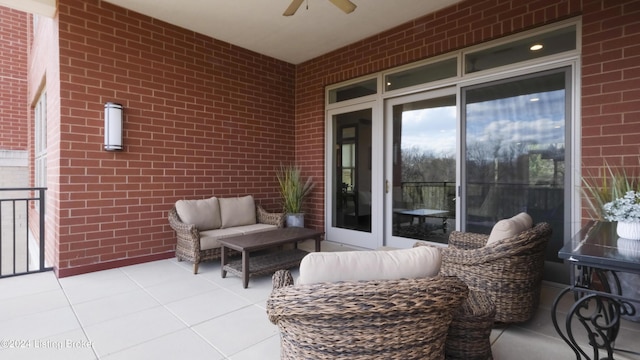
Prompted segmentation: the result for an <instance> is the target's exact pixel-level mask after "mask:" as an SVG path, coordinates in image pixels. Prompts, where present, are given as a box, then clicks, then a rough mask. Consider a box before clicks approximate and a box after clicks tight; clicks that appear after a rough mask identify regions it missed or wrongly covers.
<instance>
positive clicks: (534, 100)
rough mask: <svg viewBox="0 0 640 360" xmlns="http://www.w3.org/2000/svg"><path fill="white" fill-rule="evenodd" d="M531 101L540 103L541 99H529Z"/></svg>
mask: <svg viewBox="0 0 640 360" xmlns="http://www.w3.org/2000/svg"><path fill="white" fill-rule="evenodd" d="M529 101H531V102H536V101H540V99H539V98H531V99H529Z"/></svg>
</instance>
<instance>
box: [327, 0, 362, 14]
mask: <svg viewBox="0 0 640 360" xmlns="http://www.w3.org/2000/svg"><path fill="white" fill-rule="evenodd" d="M329 1H331V2H332V3H333V5H335V6H337V7H338V8H340V10H342V11H344V12H345V13H347V14H349V13H351V12H353V10H355V9H356V4H354V3H352V2H351V1H349V0H329Z"/></svg>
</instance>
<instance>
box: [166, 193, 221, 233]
mask: <svg viewBox="0 0 640 360" xmlns="http://www.w3.org/2000/svg"><path fill="white" fill-rule="evenodd" d="M176 212H177V213H178V216H179V217H180V220H182V222H183V223H185V224H193V225H195V226H196V228H198V230H201V231H203V230H211V229H218V228H220V226H221V224H222V222H221V220H220V205H219V203H218V199H217V198H216V197H212V198H209V199H202V200H178V201H176Z"/></svg>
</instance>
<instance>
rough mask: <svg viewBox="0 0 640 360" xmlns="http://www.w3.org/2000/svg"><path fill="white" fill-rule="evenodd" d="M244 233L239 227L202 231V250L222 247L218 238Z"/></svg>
mask: <svg viewBox="0 0 640 360" xmlns="http://www.w3.org/2000/svg"><path fill="white" fill-rule="evenodd" d="M238 235H243V233H242V231H240V230H238V228H229V229H214V230H207V231H201V232H200V250H209V249H215V248H219V247H220V243H219V242H218V240H221V239H224V238H228V237H231V236H238Z"/></svg>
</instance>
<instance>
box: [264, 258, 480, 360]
mask: <svg viewBox="0 0 640 360" xmlns="http://www.w3.org/2000/svg"><path fill="white" fill-rule="evenodd" d="M273 283H274V290H273V292H272V293H271V296H270V297H269V299H268V300H267V314H268V316H269V320H270V321H271V322H272V323H274V324H276V325H278V327H279V328H280V335H281V358H282V359H287V360H294V359H295V360H300V359H355V360H359V359H376V360H377V359H391V360H395V359H397V360H411V359H421V360H425V359H444V344H445V340H446V335H447V329H448V327H449V324H450V323H451V320H452V317H453V312H454V311H455V310H456V309H457V308H458V307H459V306H460V305H461V304H462V302H463V301H464V299H466V297H467V293H468V289H467V286H466V285H465V284H464V283H462V282H461V281H460V280H459V279H457V278H455V277H442V276H437V277H434V278H423V279H402V280H384V281H358V282H353V281H350V282H336V283H319V284H311V285H293V286H292V285H290V284H291V278H290V275H289V274H288V271H282V270H280V271H278V272H276V274H274V277H273Z"/></svg>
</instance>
